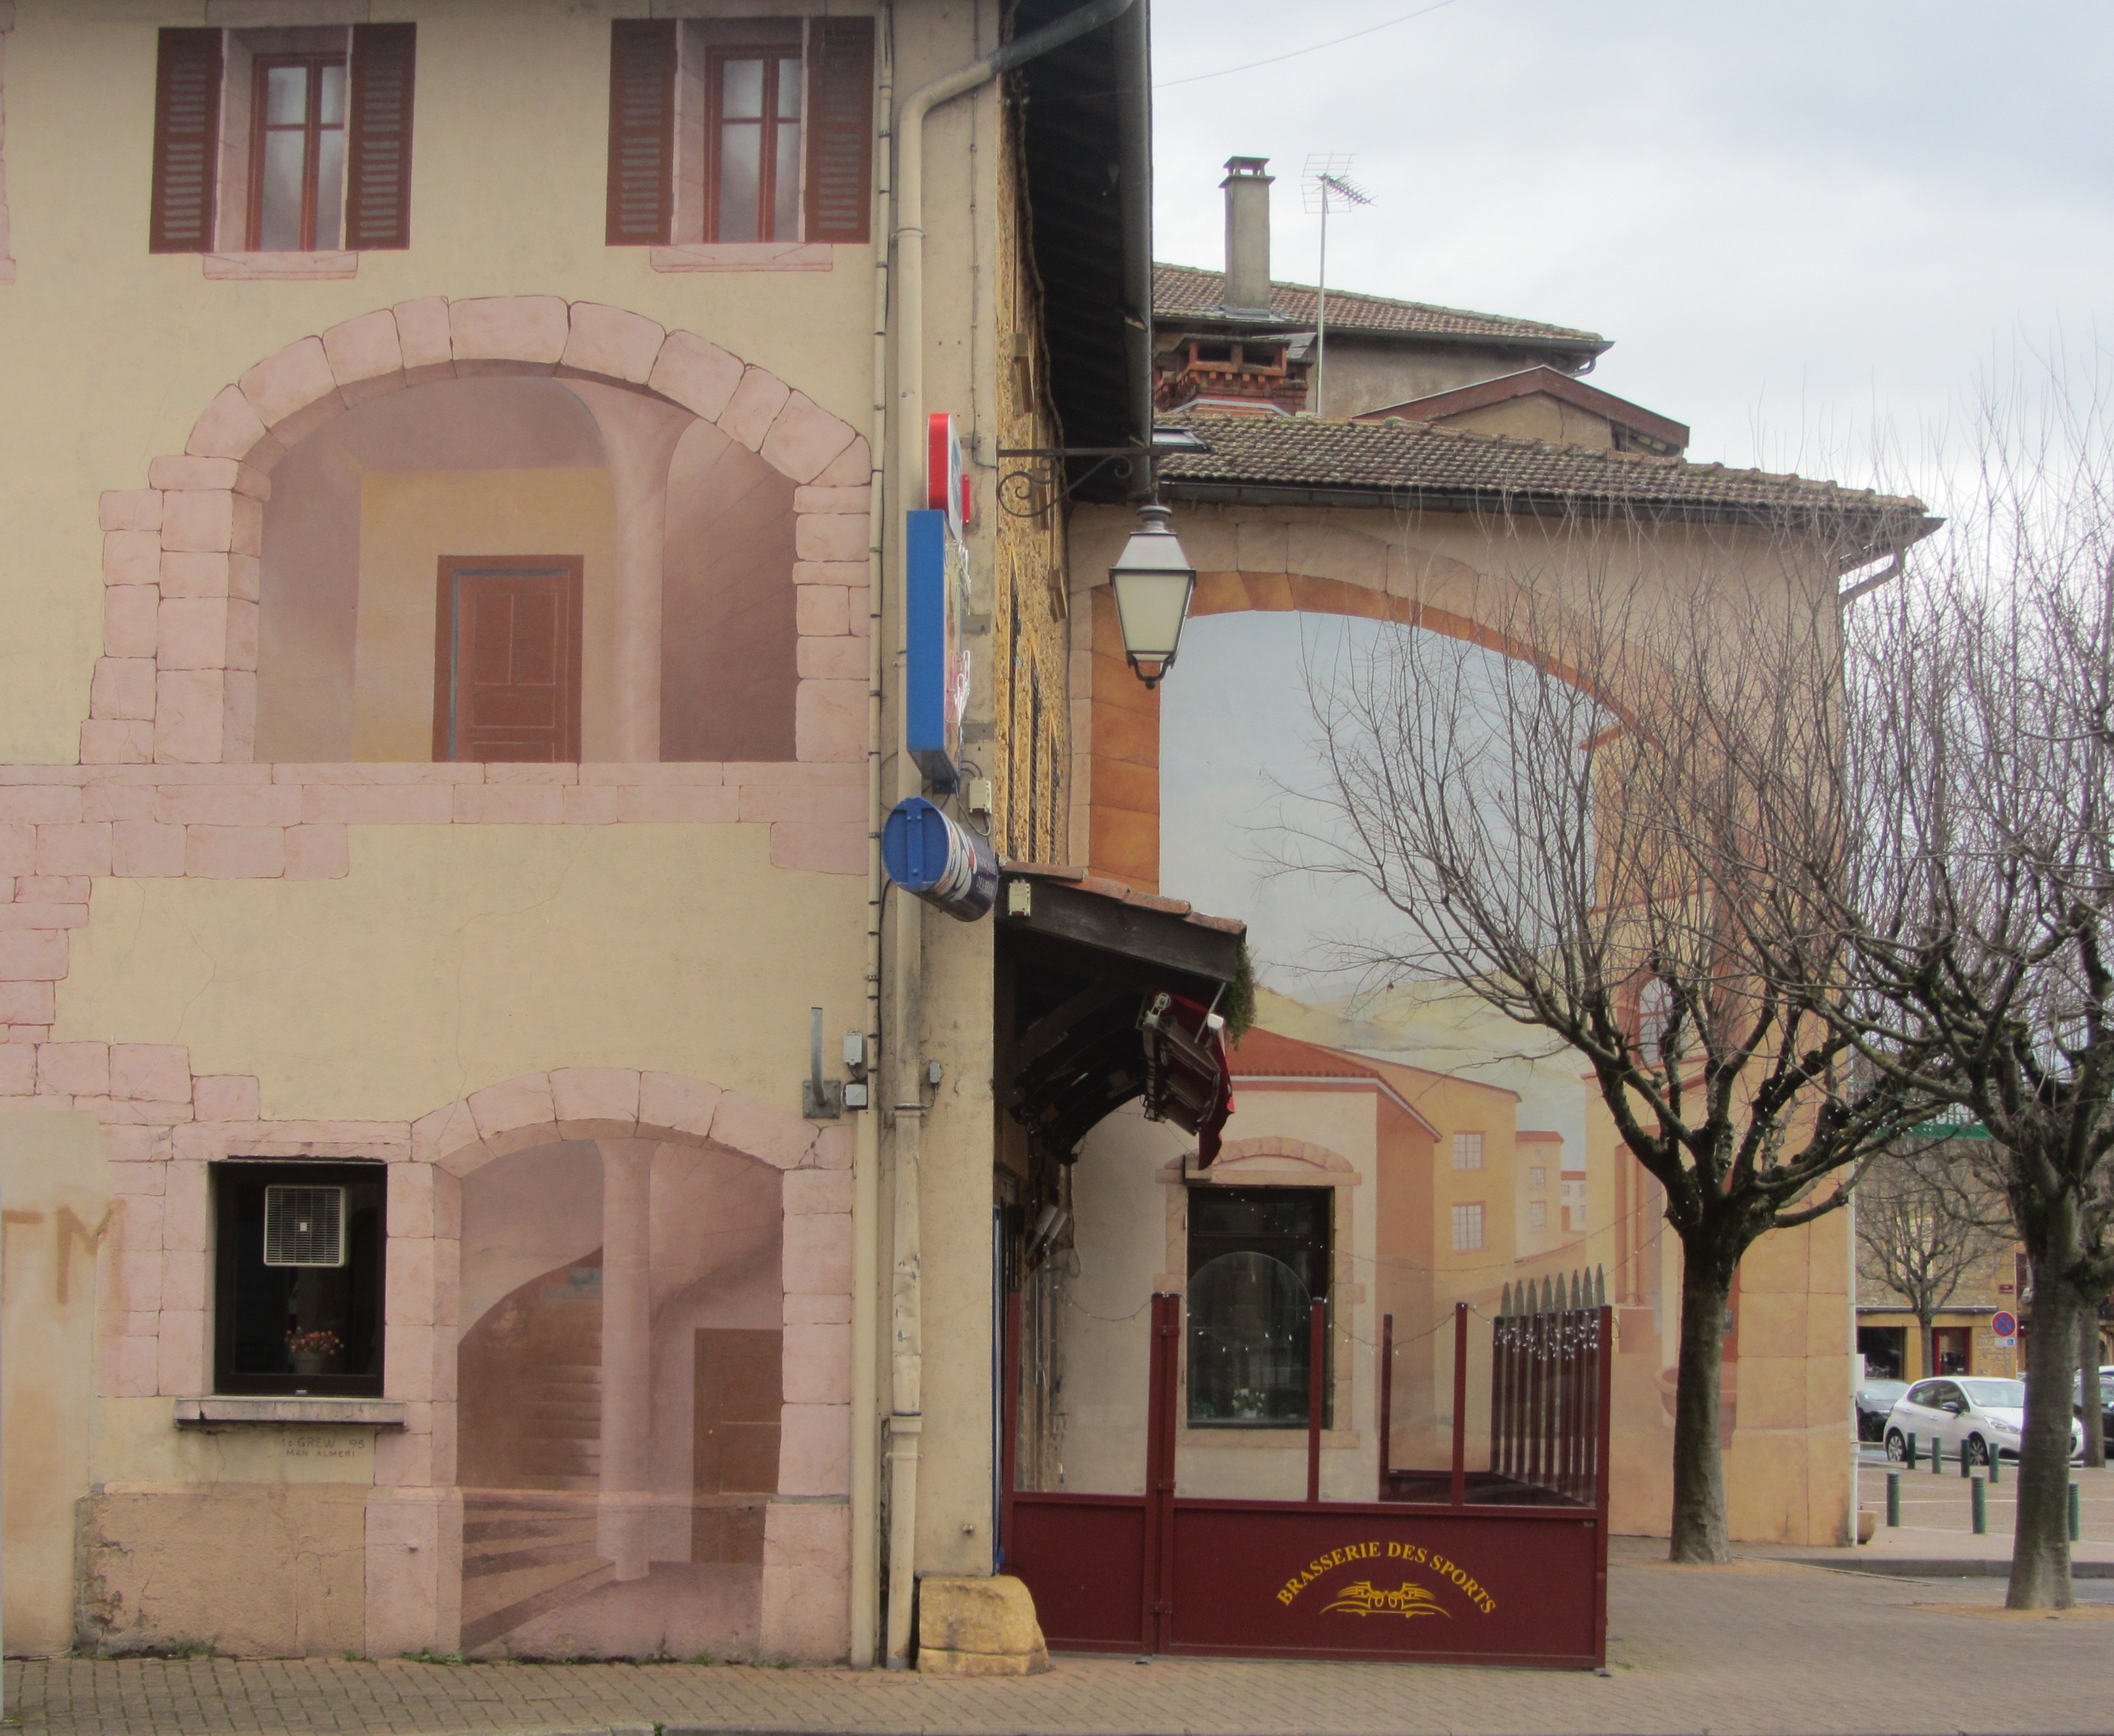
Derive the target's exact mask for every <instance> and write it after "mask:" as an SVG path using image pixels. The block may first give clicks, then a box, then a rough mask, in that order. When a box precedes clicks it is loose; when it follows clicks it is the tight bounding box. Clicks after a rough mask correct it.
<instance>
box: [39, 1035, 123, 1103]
mask: <svg viewBox="0 0 2114 1736" xmlns="http://www.w3.org/2000/svg"><path fill="white" fill-rule="evenodd" d="M37 1085H38V1089H39V1090H42V1091H43V1092H45V1093H46V1094H53V1095H64V1096H69V1097H79V1096H94V1097H103V1096H107V1095H108V1094H109V1090H110V1045H109V1044H107V1043H46V1044H43V1045H41V1046H40V1047H39V1048H38V1050H37Z"/></svg>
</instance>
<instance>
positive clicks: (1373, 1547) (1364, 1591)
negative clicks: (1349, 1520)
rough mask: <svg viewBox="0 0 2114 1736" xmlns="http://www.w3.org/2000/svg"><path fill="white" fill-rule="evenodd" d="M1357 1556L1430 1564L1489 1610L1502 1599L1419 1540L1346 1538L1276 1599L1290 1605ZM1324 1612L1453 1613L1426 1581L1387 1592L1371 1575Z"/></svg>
mask: <svg viewBox="0 0 2114 1736" xmlns="http://www.w3.org/2000/svg"><path fill="white" fill-rule="evenodd" d="M1357 1561H1398V1562H1400V1563H1401V1564H1402V1565H1404V1566H1405V1567H1423V1568H1428V1569H1430V1571H1431V1572H1433V1573H1435V1574H1438V1575H1439V1578H1442V1579H1444V1580H1447V1581H1448V1582H1449V1583H1452V1584H1453V1586H1454V1587H1456V1588H1457V1589H1458V1590H1459V1592H1460V1593H1461V1595H1462V1597H1466V1598H1467V1600H1468V1601H1469V1602H1471V1604H1473V1605H1474V1606H1476V1608H1477V1609H1479V1610H1481V1611H1482V1612H1483V1613H1484V1614H1485V1615H1495V1614H1496V1613H1497V1609H1498V1600H1497V1599H1496V1598H1494V1597H1492V1596H1491V1595H1490V1594H1489V1592H1486V1591H1485V1590H1484V1589H1483V1588H1482V1586H1481V1585H1480V1584H1479V1583H1477V1582H1476V1578H1475V1576H1474V1575H1473V1574H1471V1573H1470V1572H1469V1571H1468V1570H1467V1569H1466V1568H1464V1567H1462V1565H1460V1564H1459V1563H1458V1562H1456V1561H1451V1560H1448V1559H1447V1558H1446V1557H1445V1556H1442V1555H1439V1554H1436V1553H1435V1552H1434V1551H1430V1550H1428V1549H1426V1548H1425V1546H1423V1545H1422V1544H1421V1543H1376V1542H1375V1543H1346V1544H1345V1545H1343V1547H1342V1548H1340V1549H1332V1550H1330V1551H1329V1552H1328V1554H1326V1555H1324V1556H1316V1557H1315V1558H1314V1559H1313V1560H1311V1561H1309V1562H1308V1563H1307V1564H1306V1566H1304V1567H1302V1569H1300V1570H1299V1571H1298V1572H1297V1573H1296V1574H1293V1576H1292V1577H1291V1578H1289V1579H1288V1580H1286V1581H1285V1582H1284V1587H1283V1588H1282V1589H1281V1590H1280V1591H1279V1592H1278V1594H1277V1601H1279V1603H1281V1604H1284V1605H1285V1606H1288V1607H1289V1606H1291V1605H1292V1604H1293V1602H1294V1601H1296V1600H1297V1597H1299V1594H1300V1593H1301V1592H1303V1591H1305V1590H1306V1588H1307V1587H1308V1586H1310V1585H1311V1584H1313V1583H1314V1582H1315V1581H1316V1580H1317V1579H1319V1578H1321V1577H1322V1575H1323V1574H1329V1573H1332V1572H1334V1570H1335V1569H1337V1568H1339V1567H1348V1566H1349V1565H1351V1564H1352V1563H1353V1562H1357ZM1321 1613H1322V1614H1323V1615H1400V1616H1402V1617H1403V1618H1404V1619H1405V1620H1409V1619H1413V1618H1415V1617H1416V1616H1419V1615H1447V1616H1450V1615H1451V1613H1452V1612H1451V1611H1450V1610H1446V1609H1444V1608H1443V1607H1442V1606H1440V1605H1439V1600H1438V1599H1437V1597H1435V1596H1434V1595H1433V1594H1432V1593H1431V1592H1428V1591H1426V1590H1425V1588H1423V1587H1422V1586H1421V1585H1416V1584H1413V1583H1411V1582H1410V1581H1408V1580H1404V1581H1403V1582H1402V1585H1401V1587H1400V1588H1398V1589H1397V1590H1394V1591H1389V1590H1386V1589H1384V1588H1379V1587H1375V1585H1374V1584H1373V1583H1372V1582H1371V1581H1370V1579H1361V1580H1359V1581H1358V1582H1357V1583H1355V1584H1352V1585H1348V1586H1344V1587H1343V1588H1340V1589H1339V1590H1338V1591H1337V1592H1336V1593H1335V1594H1334V1600H1333V1601H1331V1602H1329V1603H1327V1604H1325V1605H1324V1606H1322V1610H1321Z"/></svg>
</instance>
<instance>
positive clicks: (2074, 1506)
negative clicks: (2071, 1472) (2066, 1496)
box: [2070, 1483, 2084, 1543]
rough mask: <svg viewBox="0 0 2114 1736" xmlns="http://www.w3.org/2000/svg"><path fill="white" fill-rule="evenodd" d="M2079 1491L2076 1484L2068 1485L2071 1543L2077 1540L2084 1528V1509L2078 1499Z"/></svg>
mask: <svg viewBox="0 0 2114 1736" xmlns="http://www.w3.org/2000/svg"><path fill="white" fill-rule="evenodd" d="M2079 1494H2080V1490H2079V1488H2078V1487H2077V1485H2076V1484H2075V1483H2072V1484H2071V1486H2070V1540H2071V1542H2073V1543H2075V1542H2077V1541H2078V1539H2079V1537H2080V1534H2081V1533H2083V1531H2084V1510H2083V1508H2082V1507H2081V1506H2080V1505H2079V1501H2078V1496H2079Z"/></svg>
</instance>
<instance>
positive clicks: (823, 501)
mask: <svg viewBox="0 0 2114 1736" xmlns="http://www.w3.org/2000/svg"><path fill="white" fill-rule="evenodd" d="M872 506H873V490H872V487H870V486H868V485H867V484H863V483H862V484H860V485H859V486H858V487H827V486H826V485H824V484H822V483H820V482H810V483H807V484H805V485H803V487H798V488H796V489H794V491H793V510H794V511H795V512H796V513H859V514H867V513H870V512H871V510H872Z"/></svg>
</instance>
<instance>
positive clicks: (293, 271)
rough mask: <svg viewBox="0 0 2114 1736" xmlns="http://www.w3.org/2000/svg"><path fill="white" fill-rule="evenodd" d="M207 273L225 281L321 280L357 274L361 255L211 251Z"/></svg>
mask: <svg viewBox="0 0 2114 1736" xmlns="http://www.w3.org/2000/svg"><path fill="white" fill-rule="evenodd" d="M205 274H206V276H208V277H211V278H216V279H218V280H220V281H235V282H256V281H280V282H287V281H296V282H320V281H328V280H330V279H332V278H344V277H357V276H359V254H206V255H205Z"/></svg>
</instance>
